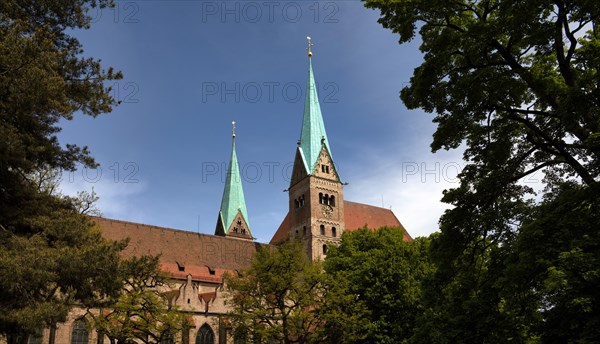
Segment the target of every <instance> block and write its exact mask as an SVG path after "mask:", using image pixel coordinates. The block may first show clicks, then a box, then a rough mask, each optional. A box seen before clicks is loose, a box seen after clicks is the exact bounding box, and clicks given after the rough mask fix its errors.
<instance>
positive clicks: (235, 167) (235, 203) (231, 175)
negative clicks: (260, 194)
mask: <svg viewBox="0 0 600 344" xmlns="http://www.w3.org/2000/svg"><path fill="white" fill-rule="evenodd" d="M232 124H233V131H232V135H231V136H232V145H231V160H230V162H229V168H228V169H227V179H226V180H225V190H224V191H223V199H222V200H221V210H220V211H219V219H220V221H222V222H221V225H222V226H223V231H224V232H225V234H230V233H229V230H230V228H231V224H232V223H233V221H234V219H235V217H236V216H237V214H238V212H239V213H241V215H242V216H243V221H245V222H246V225H247V226H248V235H249V236H250V237H251V236H252V234H251V233H250V232H249V231H250V223H249V222H248V212H247V210H246V200H245V198H244V189H243V188H242V179H241V175H240V168H239V164H238V160H237V154H236V152H235V122H232Z"/></svg>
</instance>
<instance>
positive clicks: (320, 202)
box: [319, 192, 323, 204]
mask: <svg viewBox="0 0 600 344" xmlns="http://www.w3.org/2000/svg"><path fill="white" fill-rule="evenodd" d="M319 204H323V193H322V192H319Z"/></svg>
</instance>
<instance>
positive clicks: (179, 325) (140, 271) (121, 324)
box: [88, 256, 190, 344]
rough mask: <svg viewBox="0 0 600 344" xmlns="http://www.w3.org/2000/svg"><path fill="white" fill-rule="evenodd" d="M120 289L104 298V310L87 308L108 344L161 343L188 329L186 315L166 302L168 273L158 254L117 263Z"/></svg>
mask: <svg viewBox="0 0 600 344" xmlns="http://www.w3.org/2000/svg"><path fill="white" fill-rule="evenodd" d="M120 272H121V278H122V289H121V292H120V294H119V295H118V296H117V297H115V298H113V299H112V300H110V301H109V302H107V304H106V307H109V308H108V309H105V310H104V311H101V312H100V313H99V314H98V313H96V311H97V310H91V311H89V312H88V317H89V318H91V320H92V323H93V324H94V327H95V328H96V329H97V330H98V332H100V333H103V334H105V335H106V336H107V337H108V338H109V339H110V342H111V343H112V344H123V343H130V342H131V341H132V340H134V339H135V340H137V341H138V342H142V343H162V342H163V341H165V340H167V339H168V338H174V337H176V335H177V334H178V333H180V332H181V331H183V330H189V328H190V325H189V324H188V322H187V316H186V315H185V314H184V313H182V312H180V311H178V310H177V309H176V308H174V307H171V306H170V305H169V296H168V295H167V294H166V293H165V291H166V288H168V287H169V284H168V276H166V275H165V274H164V273H163V272H162V271H161V270H160V264H159V258H158V257H151V256H142V257H139V258H136V257H134V258H131V259H129V260H127V261H124V262H123V264H122V266H121V271H120Z"/></svg>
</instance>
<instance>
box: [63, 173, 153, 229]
mask: <svg viewBox="0 0 600 344" xmlns="http://www.w3.org/2000/svg"><path fill="white" fill-rule="evenodd" d="M90 171H94V170H90ZM60 189H61V192H62V193H63V194H65V195H69V196H75V195H76V194H77V192H79V191H88V192H91V191H92V189H93V190H94V191H95V192H96V194H97V195H98V196H99V197H100V199H99V200H98V203H97V204H96V206H97V208H98V209H100V211H101V212H102V216H105V217H109V218H117V219H120V218H126V219H128V220H130V221H142V220H143V217H144V214H143V213H142V212H140V211H139V209H138V208H136V207H134V206H133V204H132V202H131V200H132V199H133V198H134V197H135V196H137V195H139V194H140V193H142V192H143V191H144V190H145V189H146V185H145V183H143V182H141V181H139V180H135V179H132V180H127V179H125V180H123V179H121V180H120V179H118V178H112V177H111V176H108V175H103V174H102V170H100V173H96V172H88V173H87V174H86V171H85V170H77V171H75V172H69V173H64V174H63V176H62V180H61V182H60Z"/></svg>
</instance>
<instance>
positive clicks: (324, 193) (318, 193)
mask: <svg viewBox="0 0 600 344" xmlns="http://www.w3.org/2000/svg"><path fill="white" fill-rule="evenodd" d="M311 46H312V44H311V43H310V37H309V38H308V48H307V50H308V81H307V83H306V100H305V102H304V116H303V119H302V132H301V134H300V140H299V141H298V147H297V148H296V156H295V159H294V168H293V172H292V178H291V182H290V187H289V216H290V218H289V219H290V225H291V226H290V233H289V237H290V238H294V239H296V240H301V241H302V242H303V243H304V245H305V248H306V250H307V254H308V256H309V257H312V259H321V258H323V257H324V256H326V255H327V248H328V247H329V246H331V245H337V244H338V243H339V241H340V236H341V235H342V233H343V231H344V198H343V193H342V187H343V185H342V183H341V181H340V177H339V174H338V171H337V169H336V167H335V164H334V162H333V158H332V154H331V148H330V146H329V140H328V139H327V133H326V132H325V124H324V123H323V116H322V114H321V106H320V105H319V98H318V95H317V88H316V87H315V79H314V75H313V70H312V62H311V57H312V52H311Z"/></svg>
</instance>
